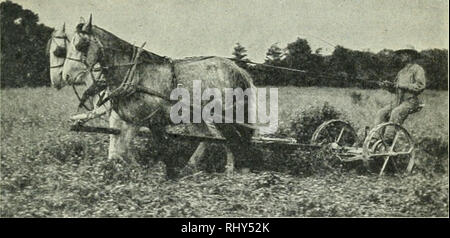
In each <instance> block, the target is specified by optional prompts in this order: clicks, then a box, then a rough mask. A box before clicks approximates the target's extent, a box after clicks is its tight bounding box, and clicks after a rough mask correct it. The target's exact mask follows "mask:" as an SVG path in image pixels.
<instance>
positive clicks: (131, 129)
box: [108, 111, 139, 159]
mask: <svg viewBox="0 0 450 238" xmlns="http://www.w3.org/2000/svg"><path fill="white" fill-rule="evenodd" d="M109 126H110V127H111V128H116V129H120V134H119V135H110V137H109V151H108V159H113V158H117V157H119V158H121V159H124V158H127V157H128V149H129V147H130V143H131V140H132V139H133V137H135V136H136V132H137V130H138V129H139V127H137V126H134V125H132V124H129V123H127V122H125V121H123V120H122V119H120V117H119V115H117V113H116V112H114V111H111V116H110V117H109Z"/></svg>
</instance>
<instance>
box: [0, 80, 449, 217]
mask: <svg viewBox="0 0 450 238" xmlns="http://www.w3.org/2000/svg"><path fill="white" fill-rule="evenodd" d="M0 93H1V201H0V206H1V213H0V215H1V216H2V217H222V216H226V217H248V216H256V217H268V216H270V217H280V216H281V217H291V216H294V217H305V216H308V217H311V216H313V217H321V216H448V115H449V113H448V92H447V91H445V92H444V91H430V90H427V91H425V92H424V94H423V96H422V98H423V101H424V103H425V104H426V106H425V108H424V109H423V110H422V111H420V112H418V113H416V114H414V115H412V116H411V117H410V118H409V119H408V120H407V122H406V123H405V127H406V128H407V129H408V130H409V131H410V132H411V133H412V135H413V136H414V137H415V139H416V141H418V144H419V145H421V146H422V147H421V148H423V147H427V148H428V149H430V148H432V150H431V152H430V151H428V152H423V153H419V154H420V156H424V157H425V156H426V157H427V158H426V160H427V161H428V162H429V164H431V165H430V166H436V163H438V166H440V167H443V168H446V169H445V170H444V171H440V172H435V171H434V170H433V169H430V171H432V172H430V173H428V172H427V173H415V174H414V175H411V176H408V177H396V176H386V177H383V178H380V179H379V178H377V177H376V176H373V175H367V174H366V175H365V174H362V175H361V174H355V173H353V172H352V171H348V172H346V171H344V172H340V173H328V174H317V175H314V174H313V175H311V176H308V177H300V176H295V175H292V174H288V173H282V172H275V171H270V170H261V171H257V172H256V171H255V172H238V173H237V174H235V175H234V176H232V177H226V176H225V175H223V174H221V173H208V172H203V173H200V174H198V175H196V176H191V177H187V178H182V179H180V180H178V181H168V180H166V179H165V177H164V165H163V164H162V163H161V162H160V161H159V158H155V154H156V151H157V148H153V147H151V145H150V144H151V141H149V140H147V139H142V138H141V139H136V140H135V141H134V143H133V150H134V153H133V156H132V158H130V159H129V160H128V163H127V162H125V163H121V162H118V161H108V160H107V147H108V137H107V136H106V135H97V134H81V133H74V132H69V131H68V126H69V123H68V118H69V116H70V115H72V114H74V113H75V112H76V105H77V99H76V98H75V96H74V94H73V92H72V91H71V89H69V88H67V89H63V90H61V91H56V90H54V89H51V88H22V89H6V90H1V91H0ZM355 94H356V95H358V94H359V95H360V99H358V100H355V96H354V95H355ZM352 95H353V96H352ZM358 97H359V96H358ZM391 97H392V96H391V95H390V94H389V93H387V92H384V91H380V90H361V89H336V88H296V87H284V88H280V89H279V106H280V109H279V119H280V130H284V131H289V130H290V123H291V119H292V118H293V117H295V115H296V112H297V111H301V110H306V109H307V108H308V107H311V106H320V105H322V104H323V103H324V102H328V103H329V104H330V105H332V106H333V107H335V108H337V109H339V110H340V111H343V112H344V113H345V116H346V117H347V118H349V119H350V120H351V121H352V123H353V125H354V126H355V128H363V127H364V126H365V125H371V123H372V120H373V117H374V115H375V113H376V111H377V110H378V109H379V108H381V107H382V106H383V105H384V104H386V103H387V102H388V101H389V99H390V98H391ZM93 123H94V124H97V125H98V124H105V122H104V121H101V120H100V121H96V122H93ZM359 133H362V132H361V130H360V131H359ZM175 149H176V148H174V150H175ZM433 149H434V150H433ZM433 151H437V152H436V153H434V152H433ZM442 151H444V152H446V153H443V152H442ZM430 153H431V154H430ZM433 153H434V154H433ZM311 156H315V155H314V154H313V153H311ZM130 161H131V162H130ZM430 161H431V162H430Z"/></svg>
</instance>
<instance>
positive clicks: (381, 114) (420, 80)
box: [375, 49, 426, 141]
mask: <svg viewBox="0 0 450 238" xmlns="http://www.w3.org/2000/svg"><path fill="white" fill-rule="evenodd" d="M395 56H396V57H398V59H399V60H400V61H401V63H402V65H405V66H404V67H403V68H402V69H401V70H400V71H399V72H398V73H397V76H396V78H395V83H394V84H393V83H391V82H386V81H385V82H383V83H382V85H381V86H382V87H387V88H390V89H391V90H392V91H393V92H395V101H393V102H391V103H390V104H389V105H387V106H385V107H383V108H382V109H381V110H380V111H378V113H377V115H376V118H375V125H378V124H381V123H384V122H387V121H389V122H394V123H397V124H399V125H402V124H403V122H404V121H405V120H406V118H407V117H408V116H409V115H410V114H413V113H415V112H418V111H419V110H420V108H421V102H420V100H419V99H418V95H419V94H420V93H422V92H423V90H424V89H425V85H426V78H425V70H424V69H423V68H422V67H421V66H419V65H418V64H416V63H415V62H416V60H417V59H418V58H419V56H420V54H419V53H418V52H417V51H415V50H413V49H402V50H398V51H396V52H395ZM394 134H395V131H394V128H392V127H388V128H387V130H386V131H385V135H384V136H385V138H386V139H387V140H388V141H390V140H392V139H393V137H394Z"/></svg>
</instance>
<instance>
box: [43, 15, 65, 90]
mask: <svg viewBox="0 0 450 238" xmlns="http://www.w3.org/2000/svg"><path fill="white" fill-rule="evenodd" d="M68 43H69V38H68V37H67V35H66V31H65V24H64V25H63V26H62V27H61V28H56V29H55V30H54V31H53V33H52V36H51V38H50V39H49V40H48V43H47V54H48V56H49V57H50V81H51V83H52V86H53V87H55V88H57V89H60V88H62V87H63V86H64V81H63V78H62V70H63V66H64V60H65V58H66V51H67V45H68Z"/></svg>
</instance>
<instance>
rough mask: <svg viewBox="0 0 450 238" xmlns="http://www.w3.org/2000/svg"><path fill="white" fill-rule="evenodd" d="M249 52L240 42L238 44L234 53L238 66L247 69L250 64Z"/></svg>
mask: <svg viewBox="0 0 450 238" xmlns="http://www.w3.org/2000/svg"><path fill="white" fill-rule="evenodd" d="M246 53H247V50H246V49H245V47H244V46H242V45H241V44H240V43H239V42H238V43H236V46H235V47H234V51H233V55H234V57H233V59H235V61H236V64H237V65H239V66H240V67H242V68H244V69H246V68H247V63H246V62H249V60H248V59H247V54H246Z"/></svg>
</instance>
